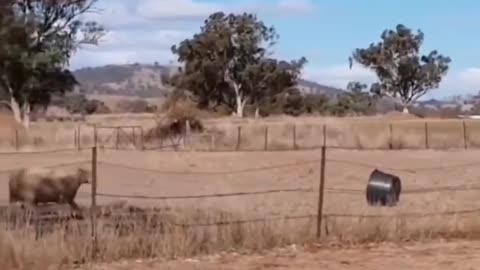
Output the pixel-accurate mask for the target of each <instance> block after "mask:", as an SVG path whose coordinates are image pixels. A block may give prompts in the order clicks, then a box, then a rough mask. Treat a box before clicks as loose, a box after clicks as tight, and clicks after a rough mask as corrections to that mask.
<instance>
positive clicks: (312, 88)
mask: <svg viewBox="0 0 480 270" xmlns="http://www.w3.org/2000/svg"><path fill="white" fill-rule="evenodd" d="M168 70H169V67H167V66H162V65H147V64H130V65H106V66H99V67H88V68H82V69H78V70H75V71H74V74H75V76H76V77H77V79H78V81H79V82H80V89H81V90H83V91H85V93H86V94H88V95H94V94H96V95H122V96H138V97H144V98H148V97H164V96H165V94H167V93H168V92H169V91H170V89H169V88H168V86H165V85H164V84H163V83H162V79H161V77H162V74H164V73H165V72H168ZM299 88H300V89H301V90H303V91H304V92H306V93H313V94H325V95H328V96H330V97H333V96H336V95H337V94H338V93H341V91H343V90H341V89H338V88H334V87H330V86H325V85H322V84H319V83H316V82H313V81H307V80H300V84H299Z"/></svg>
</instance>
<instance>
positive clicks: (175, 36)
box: [71, 0, 315, 68]
mask: <svg viewBox="0 0 480 270" xmlns="http://www.w3.org/2000/svg"><path fill="white" fill-rule="evenodd" d="M259 3H260V4H259ZM98 9H99V12H97V13H91V14H88V15H87V19H90V20H95V21H97V22H99V23H100V24H102V25H104V26H105V27H106V29H107V35H106V36H105V37H104V38H103V39H102V40H101V42H100V44H99V45H98V46H85V47H83V48H81V50H79V51H78V52H77V53H76V54H75V55H74V56H73V58H72V60H71V67H72V68H78V67H84V66H96V65H104V64H110V63H116V64H122V63H127V62H145V61H146V62H153V61H155V60H157V61H158V62H160V63H167V62H168V61H170V60H172V59H174V56H173V55H172V54H171V53H170V47H171V46H172V45H173V44H176V43H178V42H180V41H181V40H183V39H185V38H188V37H191V36H192V35H193V32H195V31H197V30H198V27H199V26H200V24H201V23H202V21H203V20H204V19H205V18H206V17H207V16H208V15H209V14H211V13H213V12H216V11H224V12H244V11H248V12H258V13H263V14H268V15H280V16H285V15H292V16H294V15H305V14H307V13H310V12H313V11H315V6H314V5H313V4H312V2H310V0H295V1H294V0H278V1H277V2H274V3H271V4H270V3H269V4H265V3H263V4H261V2H253V0H243V1H240V2H238V3H237V4H233V5H232V4H226V3H225V2H222V1H218V2H215V3H212V2H210V3H205V2H198V1H195V0H175V1H173V0H103V1H99V5H98ZM263 14H262V15H263ZM153 59H155V60H153Z"/></svg>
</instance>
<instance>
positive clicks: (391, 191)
mask: <svg viewBox="0 0 480 270" xmlns="http://www.w3.org/2000/svg"><path fill="white" fill-rule="evenodd" d="M401 192H402V182H401V181H400V178H399V177H398V176H396V175H393V174H389V173H385V172H382V171H380V170H378V169H375V170H374V171H373V172H372V173H371V174H370V178H369V180H368V184H367V191H366V197H367V203H368V204H369V205H371V206H395V205H397V203H398V202H399V200H400V193H401Z"/></svg>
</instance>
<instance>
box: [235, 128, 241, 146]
mask: <svg viewBox="0 0 480 270" xmlns="http://www.w3.org/2000/svg"><path fill="white" fill-rule="evenodd" d="M241 142H242V126H238V129H237V146H236V147H235V150H236V151H238V150H240V144H241Z"/></svg>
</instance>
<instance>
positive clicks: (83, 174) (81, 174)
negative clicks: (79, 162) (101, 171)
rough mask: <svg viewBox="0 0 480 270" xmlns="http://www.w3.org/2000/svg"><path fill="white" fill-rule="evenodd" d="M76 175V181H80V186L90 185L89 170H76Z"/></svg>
mask: <svg viewBox="0 0 480 270" xmlns="http://www.w3.org/2000/svg"><path fill="white" fill-rule="evenodd" d="M77 173H78V180H79V181H80V184H89V183H90V178H91V177H92V175H91V173H90V171H89V170H87V169H85V168H78V171H77Z"/></svg>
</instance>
